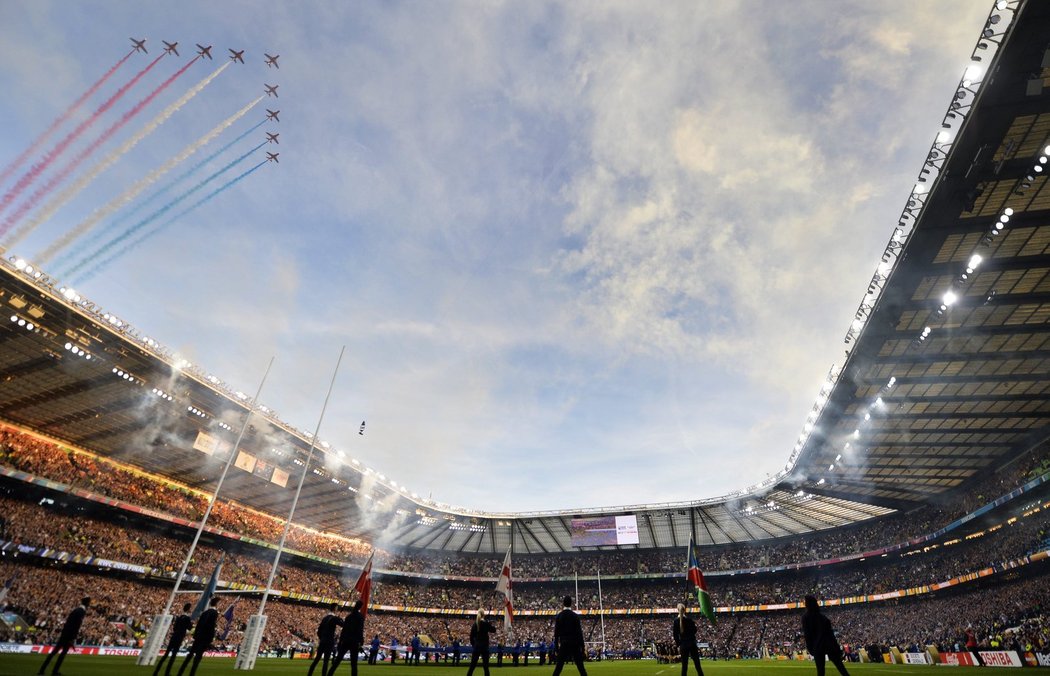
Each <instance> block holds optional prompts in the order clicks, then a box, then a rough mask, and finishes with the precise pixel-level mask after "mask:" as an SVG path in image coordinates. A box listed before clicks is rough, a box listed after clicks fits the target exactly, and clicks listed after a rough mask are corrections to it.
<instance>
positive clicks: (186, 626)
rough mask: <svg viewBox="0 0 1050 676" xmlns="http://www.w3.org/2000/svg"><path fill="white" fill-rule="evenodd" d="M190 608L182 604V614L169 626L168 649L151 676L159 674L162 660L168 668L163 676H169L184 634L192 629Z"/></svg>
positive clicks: (186, 604)
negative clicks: (165, 661) (166, 662)
mask: <svg viewBox="0 0 1050 676" xmlns="http://www.w3.org/2000/svg"><path fill="white" fill-rule="evenodd" d="M192 607H193V606H192V605H190V604H189V603H184V604H182V614H181V615H179V616H178V617H176V618H175V621H174V622H173V623H172V624H171V638H169V639H168V648H167V650H165V651H164V657H162V658H160V660H159V661H158V662H157V668H156V669H154V670H153V676H157V674H159V673H160V665H162V664H164V660H168V668H167V669H165V670H164V676H171V665H173V664H175V658H176V657H178V655H179V648H181V647H182V642H183V641H184V640H186V634H188V633H190V629H191V628H192V627H193V620H191V619H190V608H192Z"/></svg>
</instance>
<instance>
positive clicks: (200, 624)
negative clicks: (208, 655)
mask: <svg viewBox="0 0 1050 676" xmlns="http://www.w3.org/2000/svg"><path fill="white" fill-rule="evenodd" d="M217 605H219V597H218V596H213V597H211V600H210V601H209V602H208V609H207V610H205V611H204V612H203V613H201V616H200V617H199V618H198V619H197V626H196V627H194V628H193V643H192V644H191V645H190V652H189V654H187V655H186V659H185V660H183V662H182V666H181V667H179V676H182V672H183V671H185V670H186V665H187V664H189V663H190V660H193V667H191V668H190V676H194V674H196V673H197V667H198V666H199V665H200V663H201V658H202V657H204V652H205V651H206V650H207V649H208V648H210V647H211V644H212V642H213V641H215V628H216V627H217V626H218V623H219V611H218V610H216V609H215V606H217Z"/></svg>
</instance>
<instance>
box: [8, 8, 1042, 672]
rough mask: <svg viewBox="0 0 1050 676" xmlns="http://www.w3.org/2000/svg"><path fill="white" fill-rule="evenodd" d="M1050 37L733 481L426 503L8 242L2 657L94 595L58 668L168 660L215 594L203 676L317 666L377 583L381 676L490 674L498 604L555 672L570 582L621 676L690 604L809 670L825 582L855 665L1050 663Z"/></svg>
mask: <svg viewBox="0 0 1050 676" xmlns="http://www.w3.org/2000/svg"><path fill="white" fill-rule="evenodd" d="M1048 35H1050V5H1048V4H1046V3H1040V2H1034V1H1031V0H1028V1H1025V0H1000V1H999V2H995V3H994V5H993V6H992V9H991V12H990V13H989V14H988V16H987V20H986V22H985V24H984V27H983V28H982V30H981V33H980V34H979V35H977V36H971V37H972V38H974V39H975V43H974V47H973V51H972V53H971V54H970V55H969V59H970V61H969V63H970V67H969V68H968V69H967V70H966V72H965V74H964V75H963V77H962V79H960V81H959V83H958V87H957V89H956V93H955V95H954V96H953V97H952V98H951V100H950V102H949V104H948V106H947V108H946V109H945V111H944V115H943V117H942V118H941V119H938V120H934V121H932V123H933V125H934V126H935V127H936V135H935V138H934V140H933V143H932V145H931V146H930V147H929V150H928V153H927V154H926V157H925V160H924V161H923V163H922V165H921V167H920V168H919V173H918V175H917V176H916V178H915V183H914V188H913V190H912V191H911V193H910V194H909V195H906V196H905V199H904V200H903V201H904V203H905V205H904V207H903V210H902V211H901V212H900V213H899V217H898V219H897V222H896V224H895V225H894V226H893V228H892V234H891V236H890V239H889V242H888V243H887V244H886V247H885V250H884V252H883V254H882V256H881V258H880V261H879V263H878V266H877V269H876V270H875V271H874V274H873V276H872V277H871V280H870V285H869V286H868V287H867V289H866V293H865V294H864V296H863V301H862V303H861V305H860V307H859V308H858V309H857V311H856V314H855V315H854V316H853V317H849V318H844V319H848V320H849V329H848V332H847V334H846V336H845V340H844V344H843V349H844V350H845V359H844V361H843V363H842V366H841V367H840V368H836V369H834V370H833V371H832V372H831V373H830V374H829V375H828V377H827V379H826V381H825V383H824V385H823V386H822V388H821V390H820V391H819V393H818V394H817V398H816V401H815V402H814V404H813V407H812V409H811V411H810V413H809V415H808V417H807V418H806V420H805V421H803V425H802V430H803V431H802V434H801V436H799V437H798V440H797V442H796V443H795V445H794V446H793V447H791V448H788V449H786V452H785V453H784V454H783V456H784V466H783V469H782V470H781V471H778V472H776V473H775V474H772V475H769V476H766V477H765V478H760V477H755V479H756V480H755V482H754V483H753V484H751V485H750V486H748V487H747V488H746V489H744V490H738V491H732V492H728V493H727V494H722V495H719V496H717V497H702V496H701V497H698V498H697V499H695V500H687V501H671V502H664V503H655V504H654V503H646V504H632V502H633V501H632V500H631V498H630V496H629V495H625V496H623V497H622V504H618V505H616V506H610V507H600V508H593V509H579V508H575V509H550V510H534V511H511V510H508V511H499V512H497V511H485V510H474V509H470V508H462V507H456V506H453V505H450V504H446V503H443V502H439V501H437V500H434V499H430V498H424V497H421V496H420V495H417V494H416V493H413V492H411V491H410V490H409V489H407V488H406V487H405V486H404V485H400V484H399V483H397V482H396V481H394V480H392V479H388V478H387V477H386V476H384V475H383V474H381V473H379V472H378V471H376V470H373V469H370V468H368V467H367V466H366V464H365V463H364V462H361V461H359V460H358V459H353V458H350V457H347V456H345V455H344V454H343V453H341V452H338V451H336V450H335V448H334V447H330V446H329V444H328V443H327V442H322V441H321V440H320V437H319V436H318V435H317V434H316V430H305V429H300V428H298V427H296V426H293V425H292V424H289V423H287V422H285V421H284V420H282V419H281V418H280V417H278V416H277V415H276V414H275V413H274V412H273V411H271V410H270V409H268V408H266V407H265V406H264V405H263V402H262V401H260V400H257V398H256V397H257V396H258V395H256V396H252V395H251V394H246V393H244V392H241V391H236V390H234V389H232V388H231V387H228V386H227V385H226V384H225V383H224V381H223V380H221V379H220V378H219V377H217V376H215V375H212V374H211V373H210V372H209V371H207V370H205V369H204V368H203V367H201V366H197V365H192V364H189V363H188V362H185V361H184V360H182V359H181V358H180V357H178V356H177V355H176V353H175V352H174V351H172V350H169V349H168V348H165V347H164V346H163V345H162V343H163V338H162V337H161V338H160V339H159V340H155V339H154V338H151V337H147V336H146V335H145V334H144V333H142V332H140V331H138V330H137V329H136V328H135V327H134V326H133V325H132V324H129V323H128V322H127V321H125V320H124V319H121V318H118V317H122V316H123V314H122V313H121V311H120V308H110V309H104V308H102V307H101V306H99V305H97V304H95V303H94V302H93V301H91V300H89V299H88V298H87V297H84V296H82V295H81V292H80V291H75V290H74V289H73V288H71V287H69V286H66V285H65V283H64V282H63V281H62V280H61V279H60V278H58V277H53V276H51V275H50V274H49V272H48V268H47V266H46V265H43V266H40V265H37V264H34V262H33V261H31V260H27V259H24V258H20V257H18V256H17V255H12V253H11V252H10V251H9V252H6V253H5V254H4V258H3V259H2V260H0V304H2V305H3V307H4V310H5V313H4V315H3V316H4V317H5V319H4V321H3V322H2V323H0V324H2V328H0V505H2V508H0V553H2V555H3V556H2V560H0V582H3V583H4V587H3V590H2V591H0V598H2V602H3V605H4V609H3V611H2V612H0V673H12V674H15V673H34V672H35V670H36V669H37V668H38V667H39V664H40V663H41V662H42V660H43V659H44V658H43V653H46V652H48V651H49V650H51V648H50V647H49V646H52V645H54V643H55V642H56V640H58V637H59V633H60V630H61V629H62V627H63V622H64V620H65V618H66V615H67V613H68V612H69V610H70V609H71V608H73V607H74V606H75V604H76V600H77V599H80V598H81V597H90V598H91V599H92V602H91V607H90V609H89V612H88V613H87V615H86V617H85V619H84V622H83V626H82V627H81V629H80V633H79V638H78V640H77V648H76V649H75V650H74V651H72V652H71V653H70V654H71V657H70V658H69V660H68V661H67V662H66V663H65V665H64V673H69V674H90V673H108V672H111V671H113V670H114V669H118V670H125V669H126V670H127V671H128V672H141V673H146V669H147V667H146V666H140V667H135V666H133V664H134V663H135V661H136V659H139V661H140V663H141V662H142V660H141V658H142V657H143V656H144V655H145V653H146V652H147V651H149V650H152V651H154V652H153V656H151V657H150V658H149V659H148V660H147V662H148V663H149V664H153V663H154V662H153V661H152V660H153V659H155V655H156V651H158V650H162V648H163V641H165V640H166V638H165V636H166V627H167V626H168V625H167V624H162V625H161V626H162V627H163V628H164V630H163V631H161V632H157V631H154V632H152V633H151V627H152V626H153V625H154V623H156V622H158V618H159V617H160V616H163V615H167V616H168V618H167V622H170V620H171V617H170V616H171V614H172V613H173V612H177V610H178V607H179V606H181V605H182V602H183V601H190V602H192V603H194V604H196V603H197V602H198V599H202V600H206V599H205V597H209V596H211V594H212V593H213V592H214V593H215V594H216V595H217V596H218V597H219V603H218V611H219V613H220V614H221V615H222V616H223V618H224V619H222V618H221V619H220V620H219V630H218V635H217V637H216V640H215V642H214V644H212V646H211V652H210V653H209V657H208V658H207V659H206V660H205V661H204V663H203V664H202V667H201V672H200V673H227V672H231V671H233V670H234V668H235V665H236V667H237V668H238V669H254V670H256V671H259V672H262V673H293V672H295V673H302V672H305V671H306V669H307V668H308V666H307V665H308V661H309V660H310V659H312V657H313V656H314V652H315V649H316V642H317V636H316V627H317V624H318V622H319V621H320V620H321V618H322V616H323V615H324V614H325V612H326V610H327V609H329V608H331V607H332V606H333V604H338V606H339V608H340V610H338V612H339V613H340V614H343V613H345V612H346V611H347V610H348V609H349V606H350V604H351V603H352V601H354V600H355V599H358V598H360V597H361V595H362V594H361V591H362V581H365V582H367V583H368V584H367V588H368V591H366V592H365V596H366V599H367V606H366V611H367V617H366V623H365V629H364V632H365V636H366V640H365V643H366V644H368V643H370V642H371V641H372V639H373V637H375V639H376V644H377V648H378V653H379V658H378V664H377V665H370V664H369V665H366V664H362V666H361V669H363V670H365V671H366V672H367V671H376V670H383V669H395V670H397V669H400V670H403V671H410V670H411V669H413V668H416V667H415V666H410V665H409V664H408V663H409V662H410V661H419V662H422V663H423V666H422V667H420V668H423V669H426V668H432V669H450V668H452V667H456V668H459V667H460V666H461V667H462V668H464V669H465V668H466V667H467V664H468V663H469V660H470V655H471V649H470V644H469V640H468V637H469V636H470V633H471V625H472V623H473V622H474V619H475V616H476V613H477V611H478V609H479V608H482V609H486V610H487V612H488V613H489V615H490V616H492V617H493V618H498V619H497V620H496V622H495V624H496V625H498V626H497V628H498V633H497V634H496V636H495V637H494V638H493V648H492V663H493V668H514V667H517V668H521V669H526V668H530V667H531V668H534V669H536V668H542V669H549V668H552V667H551V664H552V663H553V662H554V660H555V647H554V644H553V641H552V637H553V634H554V622H555V616H556V615H557V613H558V611H559V610H560V608H561V599H562V598H563V597H565V596H571V597H572V598H573V599H574V607H575V609H576V610H577V612H578V613H579V615H580V616H581V618H582V625H583V632H584V638H585V642H586V648H585V652H586V655H587V660H588V668H591V669H596V670H598V671H599V672H600V673H606V672H608V673H612V672H614V671H617V672H622V673H625V674H626V673H632V674H634V673H647V674H648V673H652V674H659V673H662V672H663V671H667V670H676V669H677V668H678V667H677V666H676V663H677V662H678V660H679V655H678V647H677V646H675V645H674V644H673V642H672V638H671V630H670V627H671V625H672V621H673V618H675V617H676V616H677V615H678V610H677V606H678V604H680V603H684V604H686V605H687V607H688V612H689V613H690V614H692V615H693V616H695V617H696V618H697V620H698V623H699V624H700V632H699V637H698V638H699V641H700V643H699V646H700V650H701V654H702V656H703V657H704V660H705V661H704V668H705V669H708V671H709V672H710V671H712V670H714V671H715V672H717V673H722V672H723V670H724V671H725V672H726V673H728V672H729V671H733V670H738V671H739V670H753V669H759V670H762V669H765V670H769V671H786V670H791V669H796V670H797V669H807V670H808V669H810V668H812V663H811V662H810V661H809V655H808V653H807V651H806V646H805V641H804V640H803V636H802V633H801V625H800V615H801V612H802V610H801V609H802V608H803V598H804V597H805V596H807V595H813V596H816V597H817V598H818V599H819V600H820V602H821V605H822V606H823V610H822V612H823V613H824V614H825V615H826V616H827V617H828V618H829V619H830V620H831V622H832V624H833V626H834V628H835V632H836V634H837V638H838V641H839V642H840V643H841V645H842V648H843V652H844V655H845V658H846V662H847V666H848V667H849V668H850V669H857V670H860V671H865V670H874V669H879V670H886V669H900V670H908V669H920V670H921V669H922V668H923V667H922V666H921V665H934V664H938V665H955V666H964V667H965V666H973V667H976V666H978V665H988V666H992V665H994V666H1014V667H1025V668H1046V667H1050V610H1048V608H1050V564H1048V560H1050V530H1048V526H1050V519H1048V517H1047V515H1048V509H1050V426H1048V421H1050V222H1048V221H1047V219H1048V216H1050V186H1048V184H1047V177H1046V175H1045V174H1046V173H1047V172H1046V171H1044V169H1045V168H1046V167H1047V165H1048V160H1050V47H1048V43H1047V37H1046V36H1048ZM231 51H232V50H231ZM111 310H112V312H111ZM113 312H117V313H118V314H113ZM144 402H145V403H144ZM361 433H362V434H364V433H365V423H361ZM428 460H429V458H425V457H421V458H420V460H419V462H420V463H425V462H427V461H428ZM289 514H292V516H291V517H290V516H289ZM693 557H695V561H693ZM691 561H693V562H694V563H695V565H696V566H698V568H699V570H700V571H702V579H703V581H704V586H705V587H706V591H707V593H708V594H709V598H710V599H711V602H712V604H713V606H714V616H715V620H714V621H713V622H709V621H708V620H706V619H704V618H703V617H702V615H701V610H702V608H701V606H700V601H699V596H698V591H697V586H696V584H695V582H694V581H691V578H689V577H688V576H687V572H688V569H689V568H690V563H691ZM504 570H506V572H505V573H504V572H502V571H504ZM504 576H506V577H507V581H508V583H510V584H508V585H507V586H512V589H513V601H512V604H513V622H512V624H511V623H510V621H509V618H508V624H507V625H504V621H503V616H504V614H505V604H506V603H507V602H508V599H509V596H508V595H507V594H506V593H504V592H502V591H497V584H498V583H500V581H501V578H502V577H504ZM176 592H178V594H181V595H178V596H177V594H176ZM261 603H262V604H265V610H264V611H263V612H262V614H263V615H264V616H265V621H264V623H262V624H258V623H257V621H256V620H253V619H251V618H252V617H253V616H256V615H258V613H259V612H260V604H261ZM253 627H258V630H257V631H256V630H255V629H253ZM151 640H152V641H153V642H154V643H153V644H152V646H151V645H150V642H151ZM414 646H417V647H414ZM187 647H188V646H187ZM365 648H366V650H367V648H368V646H367V645H366V646H365ZM246 654H250V655H251V657H250V658H247V659H245V658H244V656H245V655H246ZM256 658H258V659H256ZM364 659H365V657H362V660H364ZM179 661H180V662H181V661H182V658H181V657H180V658H179ZM871 663H874V664H871ZM545 673H546V672H545ZM672 673H673V671H672ZM806 673H809V672H808V671H807V672H806Z"/></svg>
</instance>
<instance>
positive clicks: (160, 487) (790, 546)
mask: <svg viewBox="0 0 1050 676" xmlns="http://www.w3.org/2000/svg"><path fill="white" fill-rule="evenodd" d="M0 462H2V463H4V464H7V465H10V466H12V467H14V468H16V469H20V470H23V471H25V472H29V473H32V474H36V475H39V476H43V477H47V478H49V479H52V480H55V481H58V482H61V483H64V484H68V485H70V486H73V487H76V488H80V489H83V490H87V491H91V492H94V493H99V494H102V495H105V496H108V497H112V498H117V499H120V500H124V501H127V502H129V503H132V504H135V505H139V506H142V507H146V508H149V509H153V510H157V511H161V512H166V513H168V514H171V515H173V516H176V517H181V518H184V519H187V520H190V521H196V520H198V519H200V518H201V516H202V515H203V513H204V510H205V509H206V506H207V499H208V498H207V496H206V495H205V494H203V493H200V492H197V491H193V490H191V489H189V488H186V487H182V486H179V485H177V484H174V483H172V482H169V481H166V480H163V479H161V478H159V477H154V476H150V475H147V474H144V473H141V472H137V471H134V470H132V469H129V468H125V467H123V466H120V465H118V464H115V463H113V462H111V461H109V460H106V459H101V458H96V457H94V456H91V455H89V454H86V453H80V452H76V451H71V450H66V449H63V448H61V447H59V446H58V445H56V444H53V443H50V442H47V441H43V440H40V439H37V438H35V437H33V436H30V435H27V434H24V433H22V432H19V431H17V430H15V429H13V428H0ZM1048 463H1050V454H1048V452H1047V449H1046V448H1044V447H1039V448H1037V449H1035V450H1034V451H1032V452H1030V453H1029V454H1027V455H1026V456H1024V457H1022V458H1021V459H1019V460H1018V461H1016V462H1014V463H1013V464H1012V465H1011V466H1009V467H1007V468H1004V469H1002V471H999V472H996V473H990V474H989V475H987V476H986V477H984V478H983V479H981V480H979V481H977V482H976V483H973V484H971V485H970V486H969V487H968V490H967V491H965V492H964V493H963V494H961V495H953V496H952V500H951V502H950V503H948V504H946V505H944V506H938V505H926V506H924V507H921V508H919V509H917V510H914V511H911V512H909V513H907V514H900V515H897V516H893V517H889V518H883V519H878V520H874V521H871V522H866V523H863V524H860V525H858V526H855V527H852V528H840V529H835V530H834V531H830V532H818V533H815V534H812V535H810V536H807V537H795V538H790V539H777V540H767V541H758V542H753V543H746V544H737V545H724V546H718V547H703V548H701V551H700V561H699V563H700V566H701V568H702V569H703V570H705V571H730V570H744V569H751V568H756V567H765V566H779V565H786V564H794V563H802V562H811V561H821V560H826V559H830V558H835V557H841V556H847V555H856V554H859V553H864V552H868V551H871V550H873V549H876V548H878V547H884V546H889V545H894V544H899V543H901V542H905V541H907V540H909V539H911V538H914V537H917V536H920V535H924V534H927V533H930V532H932V531H934V530H936V529H937V528H940V527H943V526H944V525H946V524H947V523H949V522H950V521H952V520H954V519H957V518H959V517H960V516H962V515H964V514H966V513H968V512H970V511H972V510H973V509H975V508H977V507H979V506H981V505H983V504H985V503H986V502H987V501H988V500H990V499H994V498H995V497H997V496H999V495H1002V494H1004V493H1006V492H1008V491H1009V490H1011V489H1013V488H1015V487H1016V486H1018V485H1020V484H1022V483H1024V482H1025V481H1027V480H1029V479H1030V478H1032V477H1033V476H1035V475H1038V474H1041V473H1043V472H1044V471H1045V470H1046V469H1048V467H1050V465H1048ZM210 524H211V525H212V526H213V527H216V528H219V529H222V530H225V531H228V532H231V533H236V534H240V535H247V536H250V537H253V538H258V539H261V540H264V541H268V542H276V541H277V540H278V539H279V537H280V532H281V529H282V528H283V522H282V521H281V520H280V519H278V518H275V517H272V516H268V515H265V514H262V513H259V512H257V511H254V510H251V509H249V508H247V507H244V506H242V505H239V504H237V503H234V502H227V501H222V500H219V501H217V502H216V504H215V507H214V508H213V512H212V516H211V519H210ZM288 546H289V548H291V549H294V550H298V551H302V552H306V553H309V554H313V555H317V556H321V557H324V558H327V559H331V560H335V561H341V562H346V563H351V564H360V563H363V562H364V560H365V558H366V557H367V555H368V554H369V552H370V551H371V548H370V547H369V546H368V545H367V544H365V543H363V542H360V541H358V540H353V539H349V538H345V537H342V536H339V535H335V534H329V533H319V532H317V531H314V530H311V529H307V528H301V527H293V528H292V529H290V531H289V536H288ZM158 551H159V556H160V557H163V556H164V555H165V554H166V553H167V552H166V551H160V550H158ZM176 558H178V557H176ZM500 564H501V560H500V557H498V556H491V555H483V554H479V555H462V556H454V555H447V554H444V553H430V552H412V553H406V552H387V551H382V550H378V551H377V557H376V566H377V567H378V568H383V569H388V570H397V571H411V572H415V573H424V574H439V575H457V576H472V577H492V576H493V572H494V571H495V570H498V568H499V566H500ZM154 565H156V564H154ZM681 566H682V553H681V551H680V550H679V549H674V550H655V551H654V550H648V551H642V550H601V551H581V552H573V553H569V554H548V555H530V556H521V557H518V558H517V559H516V560H515V576H516V577H518V578H545V577H569V576H572V575H574V574H579V575H583V576H588V575H595V574H597V573H599V572H600V573H601V574H602V575H605V576H611V575H632V574H639V573H667V572H677V571H679V570H680V569H681Z"/></svg>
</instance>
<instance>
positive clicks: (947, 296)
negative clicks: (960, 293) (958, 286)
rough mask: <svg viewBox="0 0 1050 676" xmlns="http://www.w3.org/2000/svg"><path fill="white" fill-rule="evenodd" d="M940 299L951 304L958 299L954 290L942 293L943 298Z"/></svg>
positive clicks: (946, 303)
mask: <svg viewBox="0 0 1050 676" xmlns="http://www.w3.org/2000/svg"><path fill="white" fill-rule="evenodd" d="M941 300H942V301H943V302H944V304H945V305H948V306H951V305H952V304H954V303H955V301H956V300H958V298H957V297H956V295H955V292H954V291H951V290H949V291H946V292H945V293H944V298H942V299H941Z"/></svg>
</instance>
